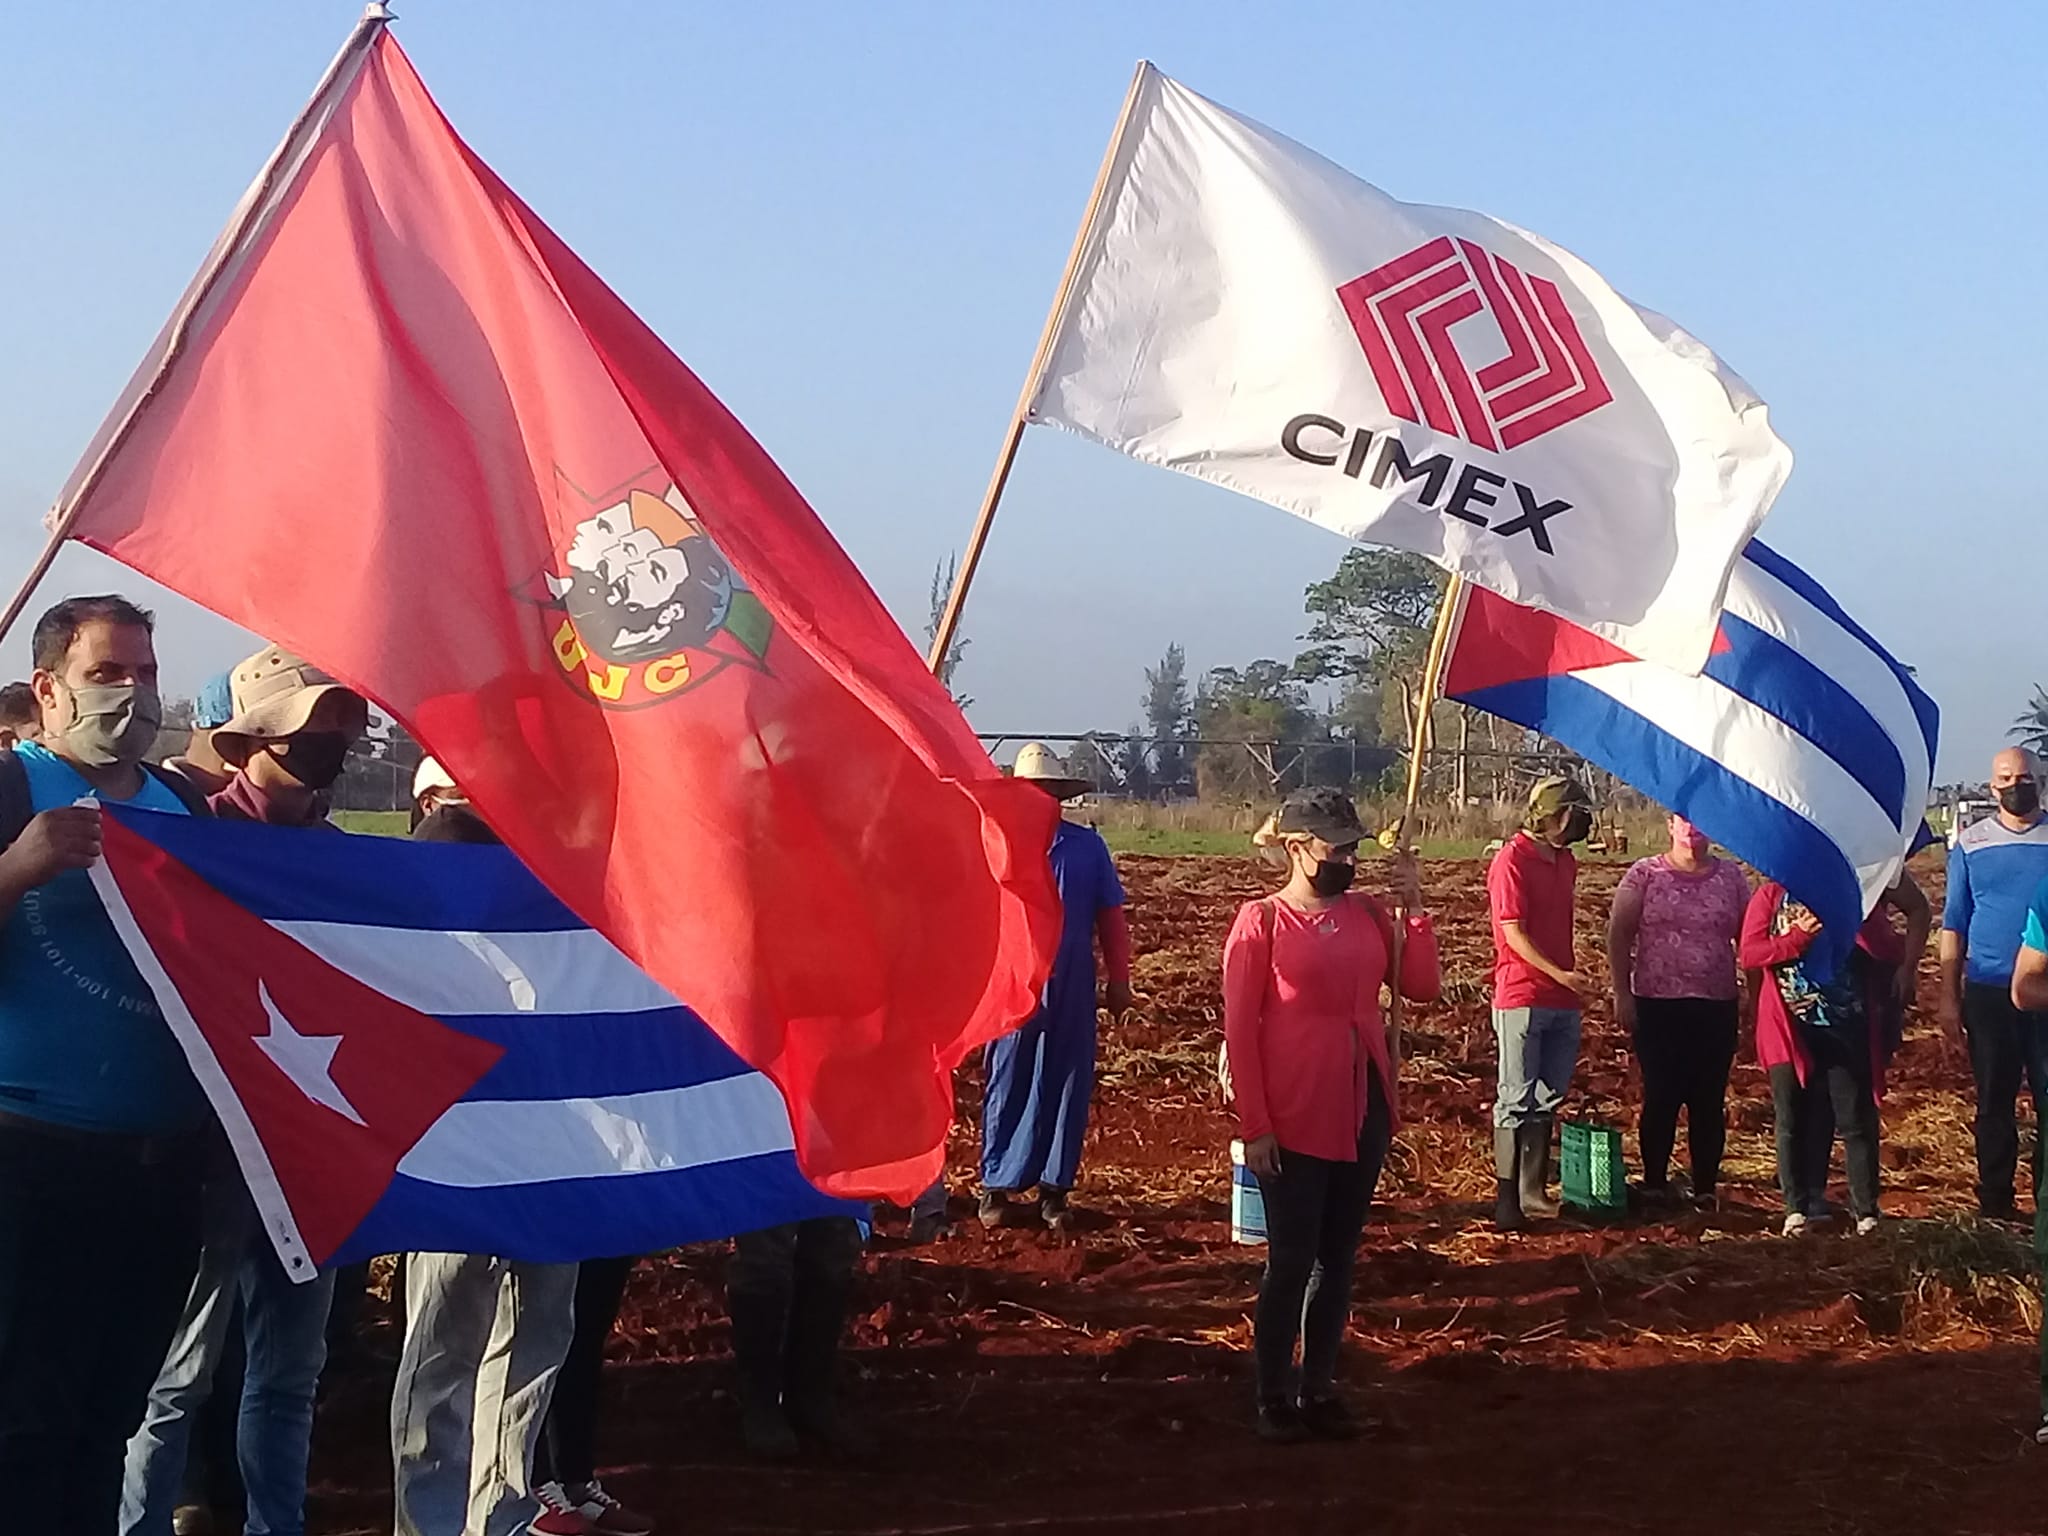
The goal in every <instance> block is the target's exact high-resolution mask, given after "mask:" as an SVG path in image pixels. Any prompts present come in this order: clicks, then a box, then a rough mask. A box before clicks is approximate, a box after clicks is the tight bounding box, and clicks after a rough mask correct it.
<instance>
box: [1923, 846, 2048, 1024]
mask: <svg viewBox="0 0 2048 1536" xmlns="http://www.w3.org/2000/svg"><path fill="white" fill-rule="evenodd" d="M2043 880H2048V817H2043V818H2041V819H2040V820H2038V821H2036V822H2035V823H2034V824H2033V825H2032V826H2030V827H2027V828H2026V829H2025V830H2023V831H2019V832H2015V831H2013V829H2012V828H2011V827H2008V826H2007V825H2006V824H2005V823H2004V822H2002V821H2000V820H1999V819H1998V818H1997V817H1996V816H1987V817H1985V818H1984V820H1982V821H1979V822H1973V823H1972V824H1971V825H1969V826H1967V827H1965V828H1964V829H1963V830H1962V832H1961V834H1960V835H1958V836H1957V838H1956V842H1955V846H1954V847H1953V848H1951V849H1950V850H1949V855H1948V899H1947V903H1946V905H1945V906H1944V907H1943V908H1942V914H1941V926H1942V927H1943V928H1944V929H1946V930H1948V931H1949V932H1950V933H1955V934H1960V935H1961V936H1962V939H1963V946H1964V955H1965V959H1964V962H1963V979H1964V980H1965V981H1966V982H1969V983H1971V984H1973V985H1976V986H1981V987H1997V988H1998V989H1999V990H2000V991H2004V990H2005V989H2006V988H2007V987H2009V986H2011V985H2012V967H2013V961H2014V960H2015V959H2016V958H2017V957H2018V955H2019V949H2020V929H2021V928H2022V927H2023V926H2024V924H2025V923H2026V920H2027V903H2028V902H2029V901H2030V900H2032V898H2033V895H2034V892H2035V890H2036V888H2038V887H2039V886H2040V884H2041V882H2042V881H2043Z"/></svg>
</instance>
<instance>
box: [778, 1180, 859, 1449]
mask: <svg viewBox="0 0 2048 1536" xmlns="http://www.w3.org/2000/svg"><path fill="white" fill-rule="evenodd" d="M802 1243H803V1246H802V1247H801V1248H800V1249H799V1251H798V1255H797V1270H796V1294H795V1297H794V1298H793V1299H792V1302H791V1305H790V1311H789V1356H788V1363H787V1365H786V1367H785V1369H784V1375H783V1381H784V1385H785V1391H784V1394H783V1410H784V1412H785V1413H786V1415H787V1416H788V1419H789V1422H790V1424H791V1425H792V1426H794V1427H795V1429H796V1431H797V1433H798V1434H800V1435H802V1436H804V1437H805V1438H807V1439H810V1440H815V1441H817V1442H818V1443H819V1444H820V1445H822V1446H824V1447H825V1449H827V1450H828V1451H831V1452H832V1453H834V1454H835V1455H839V1456H846V1457H865V1456H868V1455H871V1454H872V1453H873V1451H874V1445H873V1443H872V1441H871V1439H870V1437H869V1436H868V1435H866V1434H864V1433H863V1432H862V1431H861V1430H859V1429H858V1428H857V1427H855V1426H854V1425H853V1424H851V1423H849V1422H848V1421H847V1420H846V1419H844V1418H843V1417H842V1416H841V1415H840V1412H839V1401H838V1395H837V1392H836V1390H835V1386H836V1382H837V1380H838V1376H839V1341H840V1338H841V1336H842V1335H843V1334H844V1333H845V1332H846V1314H847V1311H848V1307H849V1305H850V1303H851V1301H852V1297H853V1271H854V1265H855V1264H856V1262H857V1261H858V1260H859V1257H860V1248H861V1238H860V1229H859V1227H858V1226H856V1225H855V1224H854V1223H853V1222H852V1221H843V1220H842V1219H840V1218H828V1219H825V1220H820V1221H814V1222H805V1223H804V1234H803V1239H802Z"/></svg>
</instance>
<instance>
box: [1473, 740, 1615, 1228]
mask: <svg viewBox="0 0 2048 1536" xmlns="http://www.w3.org/2000/svg"><path fill="white" fill-rule="evenodd" d="M1592 828H1593V802H1592V798H1591V797H1590V796H1589V795H1588V794H1587V793H1586V791H1585V789H1584V788H1583V787H1581V786H1580V785H1579V784H1577V783H1575V782H1574V781H1572V780H1571V779H1562V778H1558V779H1544V780H1542V781H1540V782H1539V783H1538V784H1537V785H1536V787H1535V788H1534V789H1532V790H1530V791H1529V811H1528V815H1527V816H1526V817H1524V818H1523V822H1522V830H1521V831H1520V832H1517V833H1516V834H1515V835H1514V836H1513V837H1511V838H1510V839H1508V842H1507V846H1506V847H1504V848H1502V849H1501V851H1500V852H1499V853H1497V854H1495V855H1494V859H1493V865H1492V867H1491V868H1489V869H1488V870H1487V872H1486V895H1487V901H1488V904H1489V905H1490V906H1491V908H1492V909H1493V1032H1494V1038H1495V1039H1496V1040H1497V1041H1498V1042H1499V1045H1500V1080H1499V1091H1498V1093H1497V1094H1496V1096H1495V1098H1494V1101H1493V1164H1494V1177H1495V1186H1494V1189H1495V1198H1494V1216H1493V1219H1494V1224H1495V1225H1496V1226H1498V1227H1500V1228H1501V1229H1502V1230H1503V1231H1510V1232H1515V1231H1520V1230H1521V1229H1522V1228H1523V1227H1524V1226H1526V1225H1527V1220H1526V1218H1527V1217H1529V1216H1555V1215H1556V1214H1557V1203H1556V1202H1555V1201H1553V1200H1552V1199H1551V1198H1550V1197H1549V1196H1548V1195H1547V1194H1546V1193H1545V1187H1546V1186H1547V1185H1548V1184H1549V1182H1550V1131H1551V1123H1552V1121H1553V1120H1554V1119H1555V1117H1556V1115H1557V1107H1558V1105H1560V1104H1562V1103H1563V1102H1564V1096H1565V1093H1566V1091H1567V1090H1568V1089H1569V1088H1570V1087H1571V1084H1572V1072H1573V1070H1574V1069H1575V1068H1576V1067H1577V1066H1578V1063H1579V1020H1580V1013H1581V1010H1582V1009H1583V1007H1584V1004H1583V1002H1582V1001H1581V996H1582V994H1583V993H1584V992H1585V991H1586V988H1587V985H1588V983H1587V982H1586V980H1585V978H1583V977H1582V976H1580V975H1579V971H1578V961H1577V958H1576V956H1575V953H1574V951H1573V947H1572V903H1573V897H1574V894H1575V891H1576V887H1577V884H1578V875H1579V865H1578V860H1576V859H1575V858H1573V857H1572V852H1571V845H1572V844H1573V843H1576V842H1578V841H1579V840H1581V839H1582V838H1584V837H1585V835H1586V834H1587V833H1588V832H1590V831H1591V830H1592Z"/></svg>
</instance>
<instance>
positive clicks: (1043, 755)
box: [1010, 741, 1095, 800]
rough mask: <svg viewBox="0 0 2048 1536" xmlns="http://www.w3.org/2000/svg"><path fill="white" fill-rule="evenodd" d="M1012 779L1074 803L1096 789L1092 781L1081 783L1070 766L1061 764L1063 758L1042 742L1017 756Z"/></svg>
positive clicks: (1027, 745)
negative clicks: (1077, 796)
mask: <svg viewBox="0 0 2048 1536" xmlns="http://www.w3.org/2000/svg"><path fill="white" fill-rule="evenodd" d="M1010 776H1011V777H1012V778H1018V779H1029V780H1030V781H1031V782H1032V783H1034V784H1037V785H1039V786H1041V787H1042V788H1044V790H1045V791H1046V793H1048V794H1050V795H1051V796H1053V798H1054V799H1057V800H1071V799H1073V798H1074V797H1075V796H1076V795H1085V794H1087V793H1088V791H1089V790H1091V789H1093V788H1094V787H1095V786H1094V785H1093V784H1091V783H1089V781H1088V780H1086V779H1077V778H1075V777H1074V775H1073V774H1072V773H1070V772H1068V771H1067V765H1066V764H1065V763H1063V762H1061V761H1060V755H1059V754H1058V753H1057V752H1055V751H1053V749H1052V748H1051V747H1048V746H1047V745H1046V744H1045V743H1044V742H1042V741H1032V742H1026V743H1025V745H1024V748H1023V750H1022V751H1020V752H1019V753H1018V754H1017V763H1016V766H1015V767H1013V768H1012V769H1011V770H1010Z"/></svg>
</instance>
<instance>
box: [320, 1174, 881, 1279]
mask: <svg viewBox="0 0 2048 1536" xmlns="http://www.w3.org/2000/svg"><path fill="white" fill-rule="evenodd" d="M866 1215H867V1207H866V1206H864V1205H857V1204H853V1203H851V1202H848V1201H844V1200H834V1199H832V1198H831V1197H830V1196H828V1195H825V1194H822V1193H821V1192H819V1190H817V1189H816V1188H815V1187H814V1186H813V1185H812V1184H811V1183H810V1182H809V1181H808V1180H807V1179H805V1178H804V1176H803V1174H802V1173H800V1172H799V1171H798V1170H797V1166H796V1158H795V1156H794V1155H793V1154H791V1153H788V1152H769V1153H764V1154H762V1155H761V1156H758V1157H747V1158H737V1159H735V1160H733V1161H731V1162H725V1163H710V1164H706V1165H704V1166H701V1167H695V1168H678V1169H673V1170H670V1171H666V1172H662V1173H622V1174H616V1175H613V1176H610V1177H607V1178H597V1179H561V1180H557V1181H555V1182H552V1183H546V1184H501V1185H498V1186H496V1187H494V1188H486V1189H465V1188H459V1187H456V1186H454V1185H448V1184H428V1183H425V1182H423V1181H422V1180H419V1179H415V1178H410V1177H408V1176H407V1175H405V1174H399V1175H398V1176H397V1177H396V1178H394V1179H393V1180H392V1181H391V1185H390V1187H389V1188H388V1189H387V1190H385V1192H384V1197H383V1199H381V1200H379V1201H378V1202H377V1204H376V1205H375V1206H374V1207H372V1208H371V1211H370V1214H369V1215H368V1216H367V1217H365V1218H364V1219H363V1223H362V1225H361V1226H359V1227H357V1228H356V1230H355V1231H354V1232H353V1233H351V1234H350V1236H349V1238H348V1241H347V1242H345V1243H343V1244H342V1246H341V1247H340V1248H339V1249H338V1250H337V1251H336V1252H335V1254H334V1256H333V1257H332V1258H331V1259H329V1260H328V1266H329V1267H330V1268H332V1267H334V1266H336V1265H341V1264H349V1263H353V1262H355V1261H356V1260H358V1259H369V1258H375V1257H376V1256H377V1255H379V1254H385V1253H411V1252H415V1251H417V1250H420V1249H423V1248H424V1249H428V1250H431V1251H433V1252H437V1253H494V1254H498V1255H500V1256H501V1257H504V1258H508V1259H519V1260H523V1261H524V1262H527V1263H531V1264H569V1263H574V1262H575V1261H577V1260H579V1259H586V1258H591V1257H595V1256H598V1255H605V1256H611V1257H619V1258H623V1257H626V1256H628V1255H633V1254H642V1253H654V1252H658V1251H659V1250H661V1249H664V1248H676V1247H680V1246H682V1245H683V1244H685V1243H701V1242H709V1241H712V1240H714V1239H717V1238H723V1237H730V1236H731V1235H732V1234H733V1233H735V1232H752V1231H756V1230H758V1229H759V1228H761V1227H764V1226H780V1225H781V1224H782V1223H784V1222H791V1221H805V1220H808V1219H810V1218H812V1217H814V1216H849V1217H855V1218H865V1216H866Z"/></svg>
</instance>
